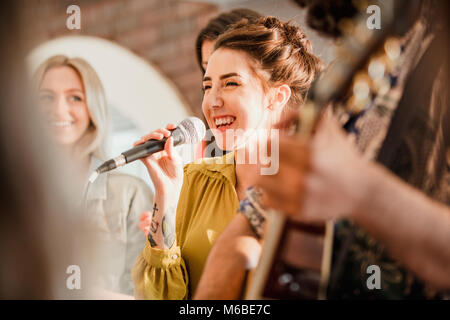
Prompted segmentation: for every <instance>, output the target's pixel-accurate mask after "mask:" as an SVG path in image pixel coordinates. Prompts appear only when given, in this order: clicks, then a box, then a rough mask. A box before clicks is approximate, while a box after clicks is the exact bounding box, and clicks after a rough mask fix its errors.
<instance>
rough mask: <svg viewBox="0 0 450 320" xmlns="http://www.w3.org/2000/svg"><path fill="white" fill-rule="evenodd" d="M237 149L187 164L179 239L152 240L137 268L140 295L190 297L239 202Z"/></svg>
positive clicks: (179, 208) (178, 219)
mask: <svg viewBox="0 0 450 320" xmlns="http://www.w3.org/2000/svg"><path fill="white" fill-rule="evenodd" d="M235 185H236V173H235V165H234V154H233V153H232V152H231V153H228V154H226V155H225V156H223V157H216V158H207V159H200V160H198V161H196V162H193V163H190V164H188V165H186V166H185V167H184V177H183V186H182V188H181V193H180V198H179V201H178V205H177V213H176V242H175V243H174V245H173V246H172V247H171V248H170V249H167V250H162V249H157V248H152V247H151V245H150V243H149V241H148V240H147V242H146V245H145V248H144V250H143V251H142V253H141V254H140V255H139V256H138V258H137V261H136V264H135V266H134V268H133V271H132V276H133V282H134V288H135V297H136V298H137V299H164V300H167V299H169V300H180V299H190V298H191V297H192V296H193V294H194V293H195V290H196V288H197V285H198V282H199V280H200V277H201V274H202V271H203V267H204V265H205V262H206V259H207V257H208V254H209V251H210V250H211V248H212V246H213V245H214V242H215V241H216V239H217V237H218V236H219V235H220V233H221V232H222V231H223V230H224V229H225V227H226V226H227V225H228V224H229V223H230V222H231V220H232V219H233V217H234V216H235V214H236V212H237V209H238V207H239V200H238V197H237V194H236V191H235Z"/></svg>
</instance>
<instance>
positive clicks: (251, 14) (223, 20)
mask: <svg viewBox="0 0 450 320" xmlns="http://www.w3.org/2000/svg"><path fill="white" fill-rule="evenodd" d="M261 17H262V15H261V14H259V13H258V12H256V11H253V10H250V9H234V10H231V11H228V12H224V13H221V14H219V15H218V16H217V17H215V18H214V19H211V20H210V21H209V22H208V24H207V25H206V27H205V28H203V29H202V30H201V31H200V33H199V35H198V36H197V40H196V43H195V48H196V53H197V62H198V64H199V66H200V69H201V70H202V73H205V69H204V68H203V65H202V45H203V42H204V41H205V40H212V41H214V40H216V39H217V38H218V37H219V36H220V35H221V34H222V33H224V32H225V31H226V30H227V29H228V28H229V27H230V26H231V25H233V24H235V23H237V22H239V21H240V20H242V19H244V18H245V19H248V20H249V21H253V20H257V19H258V18H261Z"/></svg>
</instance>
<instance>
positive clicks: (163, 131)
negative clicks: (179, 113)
mask: <svg viewBox="0 0 450 320" xmlns="http://www.w3.org/2000/svg"><path fill="white" fill-rule="evenodd" d="M175 129H176V126H175V125H174V124H168V125H167V126H166V128H160V129H157V130H155V131H153V132H151V133H149V134H147V135H145V136H143V137H142V138H141V139H140V140H138V141H136V142H135V143H134V146H135V147H136V146H139V145H143V144H145V143H146V142H147V141H152V140H156V141H165V143H164V149H163V150H161V151H160V152H156V153H152V154H150V155H148V156H145V157H143V158H141V159H140V160H141V161H142V163H143V164H144V165H145V167H146V168H147V171H148V173H149V175H150V178H151V180H152V182H153V184H154V186H155V190H156V192H157V193H158V195H159V196H162V197H165V196H168V195H169V194H178V191H179V189H180V188H181V183H182V178H183V167H182V166H183V163H182V159H181V157H180V155H179V154H178V153H177V152H176V151H175V150H174V137H173V136H171V134H172V132H171V131H173V130H175Z"/></svg>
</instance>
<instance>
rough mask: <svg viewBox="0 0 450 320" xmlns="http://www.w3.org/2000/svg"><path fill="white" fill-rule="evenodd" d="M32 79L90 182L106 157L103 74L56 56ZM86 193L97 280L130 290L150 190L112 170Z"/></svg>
mask: <svg viewBox="0 0 450 320" xmlns="http://www.w3.org/2000/svg"><path fill="white" fill-rule="evenodd" d="M34 84H35V86H36V88H35V89H36V90H37V92H38V99H39V105H40V109H41V110H42V112H43V113H44V115H45V119H46V122H47V124H48V126H49V129H50V131H51V133H52V134H53V136H54V138H55V139H56V142H57V144H58V145H59V146H61V148H63V149H65V151H66V152H68V153H69V154H70V155H71V157H72V158H73V159H75V160H76V161H75V162H76V164H78V165H79V166H80V168H81V172H82V173H83V178H84V180H83V181H87V178H88V175H89V173H90V172H92V171H93V170H94V168H96V167H97V166H98V165H100V164H101V162H102V161H104V160H105V159H104V155H105V153H104V150H103V146H104V141H105V136H106V132H107V126H108V112H107V106H106V99H105V94H104V89H103V86H102V84H101V82H100V79H99V77H98V76H97V74H96V72H95V70H94V69H93V68H92V67H91V66H90V65H89V63H87V62H86V61H85V60H83V59H80V58H68V57H66V56H61V55H58V56H53V57H51V58H49V59H47V60H46V61H45V62H43V63H42V64H41V65H40V66H39V68H38V69H37V71H36V72H35V75H34ZM85 194H86V196H85V201H86V202H85V203H86V208H87V210H86V212H87V214H88V215H89V217H88V218H89V220H90V221H91V222H93V226H94V228H95V231H96V234H97V235H98V237H99V240H98V241H99V243H98V245H99V248H100V250H99V252H98V254H99V256H98V260H99V262H100V264H99V268H100V270H99V271H100V272H101V273H100V274H101V276H100V277H99V279H98V280H99V282H98V285H99V286H100V287H102V288H104V289H107V290H110V291H114V292H120V293H124V294H129V295H132V294H133V283H132V281H131V268H132V266H133V265H134V263H135V261H136V258H137V256H138V254H139V252H140V251H141V250H142V249H143V247H144V245H145V241H144V239H143V238H142V234H141V233H140V231H139V228H138V222H139V215H140V214H141V212H143V211H146V210H150V209H151V205H152V201H153V195H152V192H151V189H150V188H149V187H148V186H147V185H146V184H145V183H144V182H143V181H142V180H140V179H138V178H136V177H133V176H130V175H126V174H122V173H117V172H114V173H107V174H104V175H101V176H100V177H98V179H97V180H96V181H95V183H94V184H91V185H88V184H87V183H86V186H85Z"/></svg>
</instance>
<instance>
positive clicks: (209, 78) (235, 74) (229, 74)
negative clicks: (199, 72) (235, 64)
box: [203, 72, 240, 81]
mask: <svg viewBox="0 0 450 320" xmlns="http://www.w3.org/2000/svg"><path fill="white" fill-rule="evenodd" d="M230 77H240V75H239V74H238V73H236V72H231V73H227V74H223V75H221V76H220V80H223V79H226V78H230ZM203 81H211V77H204V78H203Z"/></svg>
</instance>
